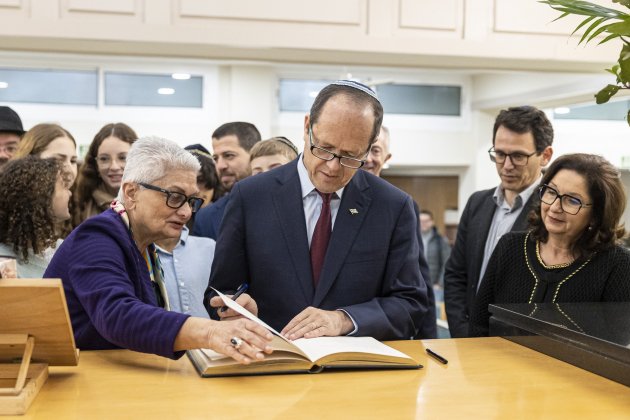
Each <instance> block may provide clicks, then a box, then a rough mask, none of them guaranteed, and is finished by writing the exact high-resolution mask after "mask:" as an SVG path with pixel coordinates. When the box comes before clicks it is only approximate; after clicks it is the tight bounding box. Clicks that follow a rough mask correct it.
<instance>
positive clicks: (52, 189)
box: [0, 156, 72, 278]
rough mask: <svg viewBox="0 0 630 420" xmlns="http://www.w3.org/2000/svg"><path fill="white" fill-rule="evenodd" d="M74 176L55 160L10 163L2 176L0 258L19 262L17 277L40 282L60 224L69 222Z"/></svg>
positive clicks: (55, 242) (54, 244)
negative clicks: (38, 279)
mask: <svg viewBox="0 0 630 420" xmlns="http://www.w3.org/2000/svg"><path fill="white" fill-rule="evenodd" d="M71 179H72V175H71V174H70V173H69V172H68V170H67V168H65V165H63V164H62V163H60V162H59V161H57V160H56V159H39V158H38V157H36V156H28V157H25V158H23V159H17V160H11V161H10V162H9V163H7V164H6V165H5V166H4V167H3V171H2V173H0V196H1V197H2V200H0V238H1V241H2V242H1V243H0V255H3V256H7V257H12V258H15V259H16V260H17V276H18V277H25V278H41V277H42V276H43V274H44V271H45V270H46V267H47V266H48V263H49V262H50V259H51V258H52V255H53V252H54V249H53V248H55V246H56V244H57V241H58V239H59V238H60V234H59V224H60V222H63V221H65V220H68V219H69V218H70V212H69V210H68V201H69V200H70V195H71V193H70V189H69V188H70V183H71Z"/></svg>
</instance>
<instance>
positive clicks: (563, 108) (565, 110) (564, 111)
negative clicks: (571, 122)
mask: <svg viewBox="0 0 630 420" xmlns="http://www.w3.org/2000/svg"><path fill="white" fill-rule="evenodd" d="M553 112H555V113H556V114H560V115H564V114H568V113H570V112H571V108H567V107H566V106H561V107H560V108H556V109H554V110H553Z"/></svg>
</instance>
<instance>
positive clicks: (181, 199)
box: [138, 182, 203, 213]
mask: <svg viewBox="0 0 630 420" xmlns="http://www.w3.org/2000/svg"><path fill="white" fill-rule="evenodd" d="M138 185H140V186H142V187H144V188H146V189H148V190H153V191H159V192H161V193H163V194H166V205H167V206H169V207H170V208H172V209H178V208H180V207H182V206H183V205H184V204H186V203H188V205H189V206H190V210H191V211H192V212H193V213H196V212H197V211H198V210H199V209H200V208H201V206H202V205H203V198H199V197H188V196H187V195H186V194H182V193H179V192H175V191H168V190H165V189H164V188H160V187H156V186H155V185H151V184H145V183H144V182H138Z"/></svg>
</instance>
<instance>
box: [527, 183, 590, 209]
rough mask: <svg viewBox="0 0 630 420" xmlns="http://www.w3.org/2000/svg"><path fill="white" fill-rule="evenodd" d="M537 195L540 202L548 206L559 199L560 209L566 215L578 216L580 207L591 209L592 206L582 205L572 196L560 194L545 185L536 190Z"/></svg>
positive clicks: (580, 201)
mask: <svg viewBox="0 0 630 420" xmlns="http://www.w3.org/2000/svg"><path fill="white" fill-rule="evenodd" d="M538 194H539V196H540V201H542V202H543V203H545V204H548V205H552V204H553V203H555V202H556V200H557V199H560V208H561V209H562V211H564V212H565V213H568V214H573V215H575V214H578V212H579V211H580V209H581V208H582V207H591V206H592V205H593V204H592V203H591V204H584V203H582V200H580V199H579V198H577V197H573V196H572V195H568V194H560V193H558V191H557V190H555V189H554V188H552V187H550V186H549V185H545V184H543V185H541V186H540V187H539V188H538Z"/></svg>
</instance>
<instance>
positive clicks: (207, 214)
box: [191, 194, 230, 241]
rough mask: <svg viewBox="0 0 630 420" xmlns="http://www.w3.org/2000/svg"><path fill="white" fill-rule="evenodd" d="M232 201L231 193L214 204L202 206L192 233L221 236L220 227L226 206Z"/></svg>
mask: <svg viewBox="0 0 630 420" xmlns="http://www.w3.org/2000/svg"><path fill="white" fill-rule="evenodd" d="M229 202H230V194H228V195H224V196H223V197H221V198H219V199H218V200H217V201H215V202H214V203H213V204H211V205H209V206H207V207H204V208H202V209H201V210H199V211H198V212H197V214H196V215H195V224H194V225H193V228H192V233H191V235H193V236H201V237H204V238H210V239H214V240H215V241H216V240H217V238H218V237H219V228H220V227H221V221H222V220H223V214H224V213H225V208H226V207H227V205H228V203H229Z"/></svg>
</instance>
